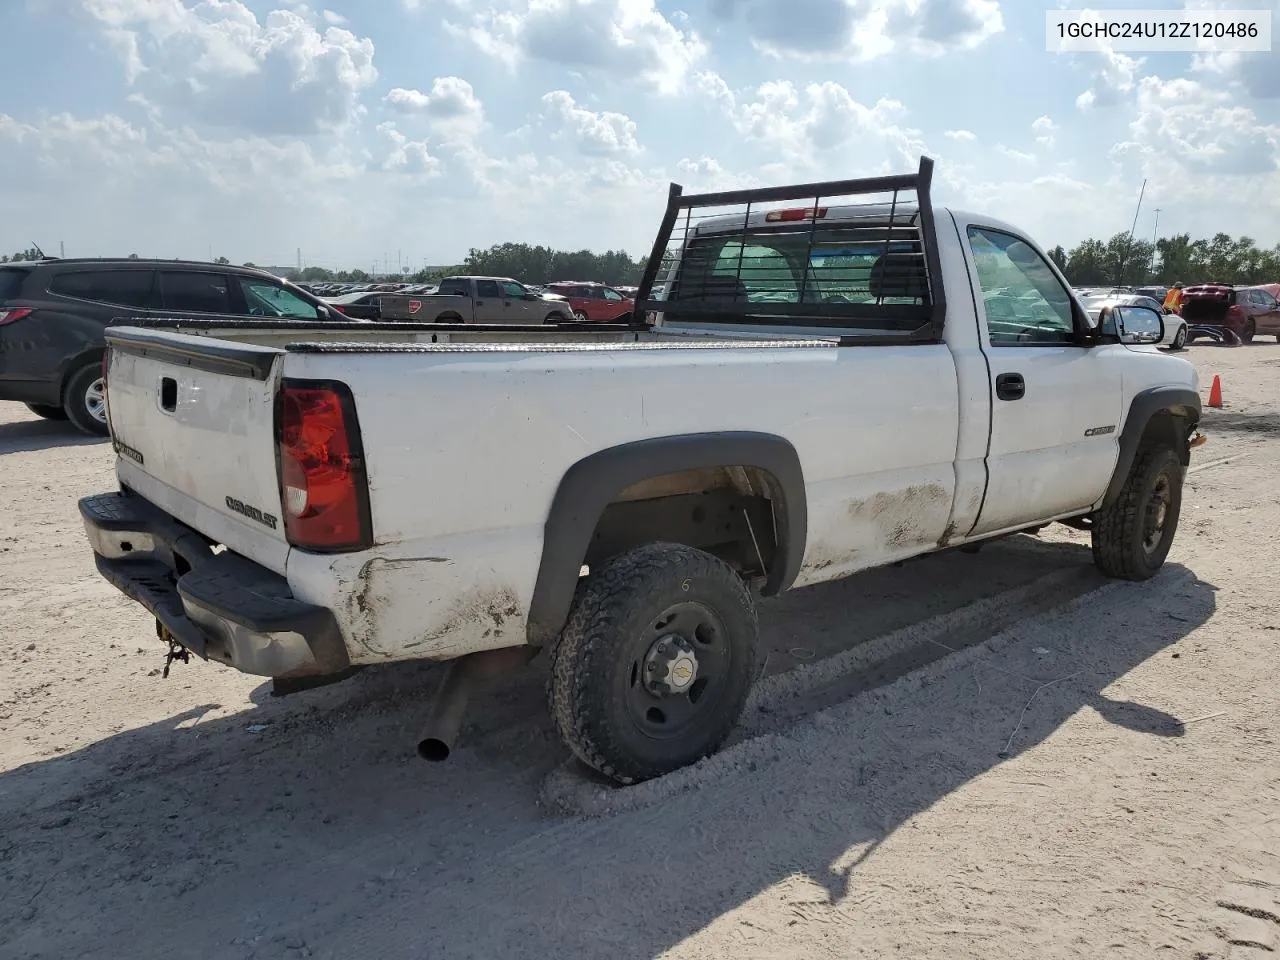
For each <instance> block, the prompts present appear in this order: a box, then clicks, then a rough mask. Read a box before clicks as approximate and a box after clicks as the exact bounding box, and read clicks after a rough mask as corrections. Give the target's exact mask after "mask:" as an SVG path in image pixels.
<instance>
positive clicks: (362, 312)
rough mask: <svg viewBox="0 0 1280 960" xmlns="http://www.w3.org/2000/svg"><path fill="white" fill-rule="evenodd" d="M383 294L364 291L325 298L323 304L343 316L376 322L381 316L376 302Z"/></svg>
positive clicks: (374, 291)
mask: <svg viewBox="0 0 1280 960" xmlns="http://www.w3.org/2000/svg"><path fill="white" fill-rule="evenodd" d="M385 296H386V294H385V293H379V292H377V291H376V290H366V291H364V292H363V293H343V294H339V295H338V296H336V297H325V298H324V302H325V303H327V304H328V305H329V306H330V307H332V308H333V309H334V310H336V311H338V313H341V314H342V315H343V316H347V317H354V318H357V319H362V320H378V319H380V318H381V316H382V314H381V312H380V311H379V309H378V301H379V300H381V299H382V298H383V297H385Z"/></svg>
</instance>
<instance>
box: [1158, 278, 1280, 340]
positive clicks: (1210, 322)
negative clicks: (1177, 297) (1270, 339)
mask: <svg viewBox="0 0 1280 960" xmlns="http://www.w3.org/2000/svg"><path fill="white" fill-rule="evenodd" d="M1272 286H1274V285H1272ZM1270 290H1271V288H1270V287H1269V286H1259V287H1233V286H1230V285H1228V284H1225V283H1201V284H1196V285H1195V286H1191V287H1186V288H1184V289H1183V291H1182V318H1183V319H1184V320H1186V321H1187V323H1188V324H1190V325H1191V326H1192V327H1195V326H1213V327H1225V328H1226V329H1228V330H1230V331H1231V332H1232V333H1234V334H1235V335H1236V336H1237V337H1239V338H1240V339H1241V340H1243V341H1244V342H1245V343H1249V342H1250V341H1252V340H1253V338H1254V336H1255V335H1256V334H1259V333H1262V334H1266V335H1273V334H1274V335H1277V336H1278V337H1280V305H1278V304H1277V302H1276V296H1275V295H1274V294H1273V293H1272V292H1270ZM1192 335H1193V338H1194V335H1195V331H1194V330H1192Z"/></svg>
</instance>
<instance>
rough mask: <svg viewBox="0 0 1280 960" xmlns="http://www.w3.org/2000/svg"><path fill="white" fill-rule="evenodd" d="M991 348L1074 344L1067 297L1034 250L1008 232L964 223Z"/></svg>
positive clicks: (1068, 296) (1069, 299)
mask: <svg viewBox="0 0 1280 960" xmlns="http://www.w3.org/2000/svg"><path fill="white" fill-rule="evenodd" d="M968 234H969V249H970V250H971V251H972V253H973V260H974V264H975V266H976V267H977V272H978V283H979V286H980V287H981V288H982V299H983V304H984V307H985V313H986V323H987V334H988V337H989V339H990V341H991V345H992V346H993V347H1028V346H1063V345H1066V344H1073V343H1075V322H1074V320H1073V317H1072V309H1071V295H1070V294H1069V293H1068V292H1067V289H1066V287H1064V286H1063V285H1062V283H1061V282H1060V281H1059V280H1058V278H1057V277H1056V276H1055V275H1054V273H1053V271H1052V270H1051V269H1050V268H1049V265H1048V264H1047V263H1046V262H1045V261H1044V259H1043V258H1042V257H1041V256H1040V254H1038V253H1037V252H1036V251H1035V249H1034V248H1033V247H1032V246H1030V245H1029V244H1028V243H1026V242H1025V241H1024V240H1020V239H1019V238H1018V237H1015V236H1013V235H1012V234H1008V233H1002V232H1000V231H998V230H991V229H988V228H984V227H969V230H968Z"/></svg>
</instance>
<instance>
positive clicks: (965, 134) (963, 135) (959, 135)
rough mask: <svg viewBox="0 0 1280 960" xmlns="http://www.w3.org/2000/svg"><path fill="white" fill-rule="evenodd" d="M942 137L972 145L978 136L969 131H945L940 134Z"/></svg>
mask: <svg viewBox="0 0 1280 960" xmlns="http://www.w3.org/2000/svg"><path fill="white" fill-rule="evenodd" d="M942 135H943V136H944V137H950V138H951V139H952V140H961V141H967V142H970V143H972V142H973V141H974V140H977V139H978V135H977V134H976V133H973V132H972V131H970V130H946V131H943V134H942Z"/></svg>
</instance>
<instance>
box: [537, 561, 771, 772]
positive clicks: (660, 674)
mask: <svg viewBox="0 0 1280 960" xmlns="http://www.w3.org/2000/svg"><path fill="white" fill-rule="evenodd" d="M757 636H758V631H757V626H756V612H755V605H754V603H753V602H752V599H751V594H750V593H749V592H748V590H747V587H746V585H745V584H744V583H743V581H742V578H741V577H739V576H738V575H737V573H735V572H734V571H733V569H732V568H730V567H729V566H728V565H727V564H725V563H724V562H723V561H721V560H719V559H717V558H716V557H713V556H711V555H710V554H708V553H704V552H703V551H701V550H696V549H694V548H693V547H687V546H683V545H681V544H672V543H655V544H650V545H648V546H644V547H639V548H636V549H634V550H629V551H627V552H626V553H623V554H620V555H618V556H616V557H614V558H612V559H610V560H607V561H605V562H604V563H603V564H602V565H600V566H599V567H598V568H595V567H593V569H592V571H591V576H590V577H589V578H588V580H587V582H586V585H585V586H584V587H583V588H582V589H581V591H580V592H579V595H578V598H577V600H576V602H575V603H574V607H573V611H572V613H571V614H570V617H569V623H568V624H567V625H566V627H565V629H564V632H563V633H562V634H561V636H560V639H559V640H558V641H557V643H556V645H555V648H554V650H553V652H552V656H551V680H550V684H549V689H548V694H549V698H550V701H551V712H552V715H553V716H554V718H555V723H556V727H557V729H558V730H559V732H560V736H561V738H562V739H563V740H564V742H565V744H566V745H567V746H568V747H569V749H570V750H572V751H573V753H574V754H575V755H576V756H577V757H578V758H579V759H580V760H582V761H583V762H584V763H586V764H587V765H589V766H591V767H593V768H595V769H596V770H598V771H600V772H601V773H603V774H604V775H605V776H607V777H610V778H612V779H613V780H616V781H618V782H619V783H635V782H637V781H640V780H647V779H649V778H651V777H657V776H661V775H662V774H664V773H668V772H670V771H672V770H676V769H678V768H680V767H683V766H686V765H687V764H690V763H694V762H696V761H697V760H700V759H702V758H703V757H706V756H709V755H710V754H712V753H714V752H715V751H716V750H717V749H719V747H720V745H721V744H723V743H724V741H725V739H726V738H727V737H728V736H729V733H730V732H731V731H732V730H733V726H734V724H735V723H737V721H738V717H739V715H740V714H741V713H742V708H743V705H744V704H745V703H746V699H747V693H748V692H749V691H750V688H751V683H752V680H753V679H754V674H755V651H756V642H757Z"/></svg>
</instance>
